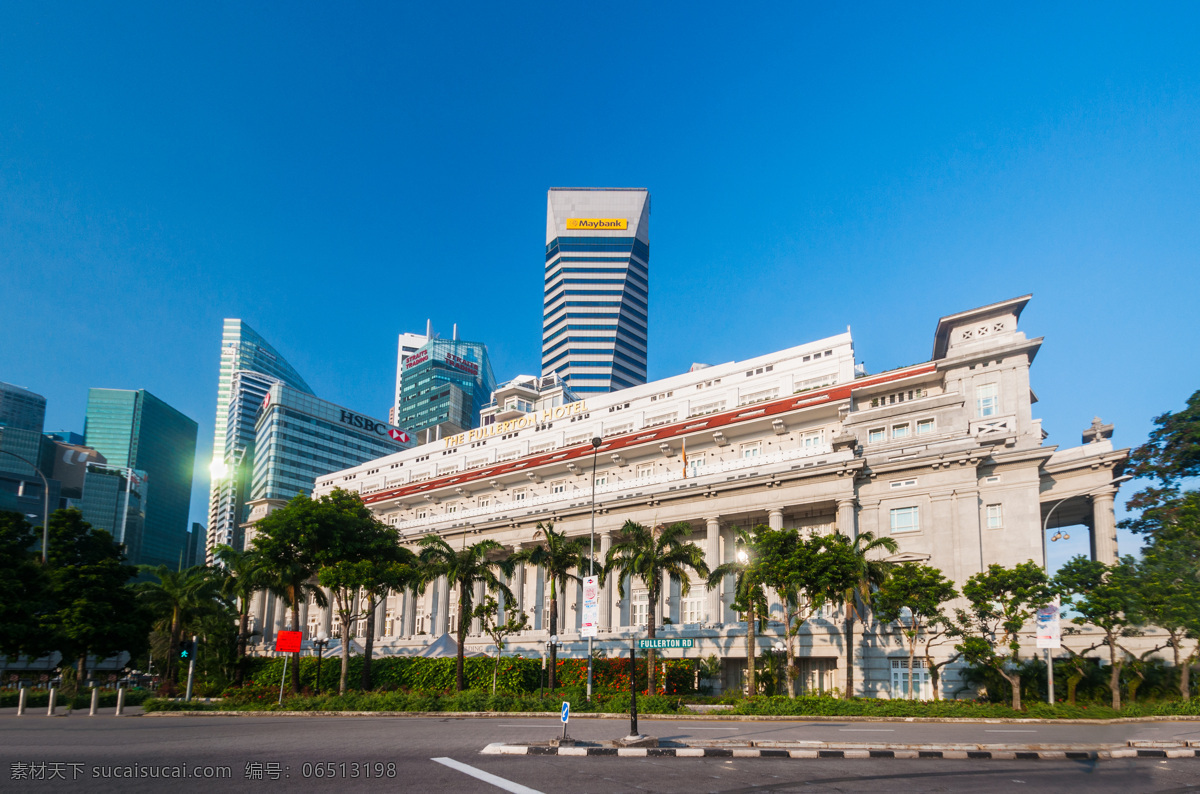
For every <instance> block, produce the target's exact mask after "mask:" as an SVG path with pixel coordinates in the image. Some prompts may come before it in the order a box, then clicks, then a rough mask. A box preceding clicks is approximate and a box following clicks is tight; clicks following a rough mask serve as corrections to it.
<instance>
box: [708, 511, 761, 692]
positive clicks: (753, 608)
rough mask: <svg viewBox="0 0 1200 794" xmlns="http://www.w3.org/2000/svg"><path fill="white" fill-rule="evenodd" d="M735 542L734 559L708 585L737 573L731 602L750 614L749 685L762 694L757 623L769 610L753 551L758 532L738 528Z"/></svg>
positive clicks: (711, 576)
mask: <svg viewBox="0 0 1200 794" xmlns="http://www.w3.org/2000/svg"><path fill="white" fill-rule="evenodd" d="M733 534H734V544H735V548H736V551H735V553H734V555H733V559H732V560H731V561H729V562H727V563H724V564H722V565H718V566H717V567H716V568H714V569H713V571H712V573H710V574H709V575H708V589H709V590H711V589H713V588H714V587H720V586H721V582H723V581H724V580H725V577H726V576H733V577H734V579H733V595H734V598H733V603H732V604H731V606H732V607H733V608H734V609H736V610H737V611H739V612H741V613H743V614H744V615H745V616H746V686H747V691H748V692H749V693H750V696H751V697H754V695H756V694H758V689H757V684H756V681H755V676H754V657H755V653H756V650H757V649H756V647H755V644H756V642H757V637H756V634H755V629H756V628H757V626H756V625H755V624H756V623H757V622H758V620H759V619H760V618H759V616H760V615H765V614H766V612H767V597H766V593H765V592H764V591H763V585H762V578H761V576H760V575H759V571H758V570H757V566H756V560H755V559H754V558H753V556H752V554H751V551H750V549H751V546H752V545H753V544H754V536H753V535H752V534H751V533H750V532H749V531H747V530H745V529H738V528H736V527H735V528H734V530H733Z"/></svg>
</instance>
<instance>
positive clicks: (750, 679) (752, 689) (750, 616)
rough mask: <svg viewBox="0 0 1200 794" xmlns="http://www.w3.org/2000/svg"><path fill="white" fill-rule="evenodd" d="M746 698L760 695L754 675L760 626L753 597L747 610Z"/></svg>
mask: <svg viewBox="0 0 1200 794" xmlns="http://www.w3.org/2000/svg"><path fill="white" fill-rule="evenodd" d="M746 618H747V620H746V697H754V696H755V695H757V694H758V681H757V680H756V678H755V675H754V656H755V653H754V652H755V650H757V647H756V646H757V645H758V642H757V636H756V634H755V631H756V629H757V628H758V626H757V625H756V624H757V623H758V621H757V620H755V616H754V599H753V597H751V599H750V605H749V606H748V607H747V609H746Z"/></svg>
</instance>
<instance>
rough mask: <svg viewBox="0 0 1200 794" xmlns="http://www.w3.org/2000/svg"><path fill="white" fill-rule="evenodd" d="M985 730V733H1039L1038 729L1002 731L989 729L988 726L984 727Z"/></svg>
mask: <svg viewBox="0 0 1200 794" xmlns="http://www.w3.org/2000/svg"><path fill="white" fill-rule="evenodd" d="M983 732H984V733H1037V731H1002V730H995V731H992V730H987V729H986V728H985V729H984V731H983Z"/></svg>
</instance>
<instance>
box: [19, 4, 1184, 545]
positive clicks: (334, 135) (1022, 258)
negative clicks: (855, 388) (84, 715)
mask: <svg viewBox="0 0 1200 794" xmlns="http://www.w3.org/2000/svg"><path fill="white" fill-rule="evenodd" d="M732 8H733V7H731V6H729V5H728V4H715V3H714V4H703V3H689V4H666V3H661V4H645V3H631V4H623V3H605V4H587V5H584V4H577V5H570V4H562V3H554V4H549V3H547V4H534V3H523V4H504V5H497V4H459V5H449V4H425V5H421V6H418V5H416V4H406V5H401V4H378V5H363V4H349V3H339V4H317V3H309V4H304V3H296V4H288V5H287V6H286V7H280V6H277V5H269V4H265V3H224V4H223V3H211V4H203V5H180V4H166V6H165V7H164V4H145V5H137V4H125V5H108V4H104V5H88V4H66V3H63V4H53V3H33V4H18V3H5V4H3V5H2V6H0V98H2V101H0V285H2V286H0V289H2V290H3V298H2V305H3V307H4V309H3V311H0V339H3V340H5V344H4V345H2V346H0V380H6V381H9V382H13V383H18V384H21V385H24V386H27V387H29V388H31V389H33V390H34V391H37V392H39V393H41V394H44V395H45V396H46V397H47V399H48V400H49V410H48V416H47V426H48V428H52V429H56V428H66V429H74V430H78V431H81V430H82V425H83V414H84V406H85V403H86V395H87V388H88V387H89V386H104V387H114V388H146V389H149V390H150V391H152V392H153V393H155V394H156V395H157V396H159V397H161V398H163V399H164V400H166V401H168V402H169V403H171V404H172V405H174V406H176V407H177V408H179V409H180V410H182V411H183V412H185V413H186V414H188V415H189V416H191V417H193V418H194V419H196V420H197V421H198V422H199V423H200V448H201V452H200V455H199V459H200V460H201V462H202V463H204V462H206V461H207V459H208V451H209V449H210V446H211V436H212V431H213V416H214V412H215V404H216V381H217V364H218V348H219V339H220V333H221V319H222V318H224V317H240V318H242V319H244V320H246V321H247V322H249V323H250V324H251V325H252V326H253V327H255V328H256V329H257V330H258V331H260V332H261V333H262V334H264V335H265V336H266V337H267V338H268V339H270V340H272V342H273V343H274V344H275V346H276V347H277V348H279V350H280V351H281V352H282V353H283V354H284V355H285V356H286V357H287V358H288V359H289V360H290V361H291V362H292V363H293V364H294V365H295V366H296V368H297V369H298V370H299V371H300V372H301V373H302V374H303V375H304V376H305V378H306V379H307V380H308V381H309V383H310V384H312V386H313V387H314V388H315V390H316V391H317V392H318V393H319V394H320V395H321V396H322V397H325V398H327V399H331V400H334V401H336V402H339V403H342V404H344V405H346V406H348V407H351V408H354V409H356V410H359V411H363V412H366V413H369V414H373V415H375V416H386V411H387V407H388V405H389V403H390V398H391V391H392V387H393V382H394V377H395V372H394V367H395V334H396V333H398V332H400V331H403V330H418V331H419V330H421V329H423V327H424V322H425V319H426V318H427V317H429V318H432V319H433V321H434V325H435V327H436V328H438V329H439V330H441V331H443V332H448V331H449V328H450V325H451V324H452V323H455V322H457V323H458V324H459V328H460V332H461V334H462V336H463V337H464V338H468V339H473V340H479V341H483V342H486V343H487V344H488V345H489V346H490V348H491V352H492V357H493V364H494V367H495V370H496V374H497V377H499V378H505V377H510V376H512V375H515V374H517V373H519V372H534V371H536V370H537V368H538V360H539V332H540V329H539V325H540V309H541V276H542V253H543V245H544V217H545V199H546V189H547V188H549V187H551V186H604V185H614V186H640V187H647V188H649V189H650V191H651V194H652V202H653V204H652V206H653V214H652V217H651V227H650V228H651V252H652V253H651V301H650V303H651V311H650V373H651V377H652V378H656V377H664V376H667V375H671V374H675V373H678V372H680V371H683V370H684V369H686V368H687V366H688V365H690V364H691V363H692V362H693V361H704V362H709V363H719V362H723V361H729V360H733V359H739V358H745V357H749V356H753V355H757V354H761V353H765V352H769V351H771V350H776V349H780V348H783V347H786V346H789V345H793V344H798V343H801V342H804V341H807V340H811V339H816V338H820V337H823V336H827V335H830V334H834V333H838V332H841V331H843V330H844V329H845V327H846V326H847V325H850V326H851V327H852V330H853V332H854V337H855V344H856V347H857V350H858V353H859V357H860V359H862V360H864V361H865V362H866V364H867V367H868V368H869V369H870V370H871V371H878V370H882V369H887V368H891V367H894V366H899V365H904V364H909V363H914V362H917V361H921V360H926V359H927V358H928V357H929V355H930V349H931V346H932V335H933V330H934V326H935V324H936V321H937V318H938V317H939V316H942V315H946V314H950V313H953V312H957V311H961V310H964V309H968V308H971V307H974V306H978V305H982V304H985V303H989V302H992V301H996V300H1001V299H1004V298H1009V297H1013V296H1016V295H1021V294H1024V293H1026V292H1032V293H1033V294H1034V298H1033V301H1032V302H1031V303H1030V305H1029V308H1028V310H1027V311H1026V313H1025V315H1024V316H1023V318H1022V325H1023V328H1024V330H1025V331H1026V332H1027V333H1028V334H1030V335H1031V336H1045V338H1046V342H1045V345H1044V347H1043V348H1042V352H1041V353H1040V355H1039V356H1038V359H1037V361H1036V363H1035V366H1034V370H1033V384H1034V389H1035V390H1036V392H1037V394H1038V396H1039V398H1040V399H1041V402H1040V403H1039V404H1038V405H1037V406H1035V412H1036V414H1037V415H1038V416H1041V417H1043V419H1044V423H1043V426H1044V427H1045V429H1047V430H1048V431H1049V432H1050V439H1049V442H1048V443H1058V444H1063V445H1073V444H1077V443H1079V433H1080V431H1081V430H1082V429H1083V428H1084V427H1085V426H1087V425H1088V423H1089V422H1090V421H1091V418H1092V416H1093V415H1097V414H1098V415H1100V416H1101V417H1103V419H1104V420H1105V421H1111V422H1115V424H1116V436H1115V439H1114V440H1115V441H1116V442H1117V444H1118V445H1120V446H1133V445H1136V444H1138V443H1140V442H1141V441H1142V440H1143V439H1144V437H1145V434H1146V433H1147V431H1148V430H1149V429H1150V420H1151V417H1152V416H1154V415H1156V414H1159V413H1161V412H1163V411H1166V410H1170V409H1175V408H1178V407H1181V406H1182V405H1183V401H1184V400H1185V398H1186V397H1187V395H1189V394H1190V393H1191V392H1192V391H1194V390H1195V389H1196V388H1198V387H1200V382H1198V379H1197V373H1198V372H1200V360H1198V358H1200V357H1198V353H1197V345H1196V339H1197V331H1198V330H1200V321H1198V320H1197V313H1196V297H1197V294H1198V288H1200V275H1198V274H1200V261H1198V259H1200V254H1198V253H1197V252H1198V251H1200V223H1198V219H1200V156H1198V155H1200V8H1198V7H1197V6H1196V5H1194V4H1177V5H1172V4H1153V5H1152V6H1151V5H1144V4H1143V5H1140V7H1134V6H1133V5H1132V4H1131V5H1129V6H1114V5H1106V4H1099V3H1086V4H1083V3H1080V4H1075V5H1062V6H1056V7H1050V8H1047V7H1045V4H1027V5H1022V4H1014V3H1005V4H996V5H994V6H992V7H990V8H988V7H983V8H981V7H977V6H973V7H970V8H965V7H963V5H962V4H947V5H935V4H917V5H913V4H882V3H881V4H863V5H859V6H855V7H851V6H849V4H844V5H843V4H815V3H787V4H761V5H758V6H743V7H739V8H738V9H737V12H736V13H731V9H732ZM196 474H197V476H196V488H195V494H196V497H195V499H194V500H193V519H195V520H204V509H203V505H204V496H205V494H206V493H207V469H206V466H204V465H198V466H197V470H196ZM1085 534H1086V533H1083V532H1079V533H1075V534H1073V535H1072V543H1073V544H1076V545H1074V546H1072V547H1069V548H1066V549H1063V550H1062V551H1059V552H1058V553H1059V554H1060V555H1065V554H1067V553H1073V552H1078V551H1081V550H1083V549H1084V548H1085V546H1086V539H1085ZM1123 540H1125V539H1123ZM1076 542H1077V543H1076ZM1062 545H1063V544H1056V547H1061V546H1062ZM1124 548H1125V549H1130V548H1131V545H1130V544H1129V543H1128V542H1126V543H1125V546H1124Z"/></svg>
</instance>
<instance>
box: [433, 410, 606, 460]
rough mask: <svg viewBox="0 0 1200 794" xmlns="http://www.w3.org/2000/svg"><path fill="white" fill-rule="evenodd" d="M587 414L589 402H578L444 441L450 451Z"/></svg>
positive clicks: (471, 431) (449, 437) (488, 426)
mask: <svg viewBox="0 0 1200 794" xmlns="http://www.w3.org/2000/svg"><path fill="white" fill-rule="evenodd" d="M585 413H587V402H586V401H585V400H579V401H578V402H573V403H567V404H566V405H560V406H558V407H556V408H547V409H545V410H544V411H540V412H535V413H530V414H525V415H524V416H519V417H517V418H516V419H509V420H508V421H507V422H496V423H494V424H490V425H484V426H483V427H477V428H475V429H474V430H469V431H467V432H466V433H459V434H457V435H453V436H447V437H446V438H445V439H443V440H444V441H445V442H446V448H447V449H449V448H450V447H457V446H458V445H459V444H466V443H467V442H469V441H482V440H483V439H485V438H491V437H492V436H498V435H502V434H504V433H511V432H513V431H514V430H523V429H525V428H526V427H534V426H535V425H540V424H545V423H547V422H553V421H554V420H555V419H565V418H566V417H568V416H582V415H583V414H585Z"/></svg>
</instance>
